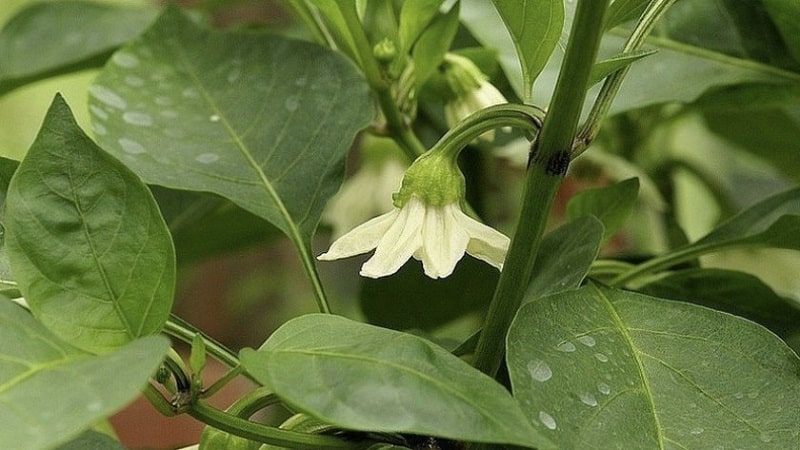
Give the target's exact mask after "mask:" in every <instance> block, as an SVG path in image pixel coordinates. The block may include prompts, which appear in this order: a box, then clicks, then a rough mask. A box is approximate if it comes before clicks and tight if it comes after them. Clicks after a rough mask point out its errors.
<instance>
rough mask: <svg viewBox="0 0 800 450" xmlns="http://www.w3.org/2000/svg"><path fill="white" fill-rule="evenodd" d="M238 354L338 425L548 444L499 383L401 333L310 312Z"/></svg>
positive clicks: (263, 377)
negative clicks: (258, 346) (257, 346)
mask: <svg viewBox="0 0 800 450" xmlns="http://www.w3.org/2000/svg"><path fill="white" fill-rule="evenodd" d="M241 358H242V365H244V367H245V369H246V370H247V371H248V372H249V373H250V374H251V375H253V376H254V377H255V378H256V379H257V380H258V381H259V382H261V383H264V385H265V386H266V387H267V388H269V389H271V390H272V391H273V392H275V393H276V394H277V395H278V396H279V397H281V398H282V399H283V400H284V401H285V402H286V403H288V404H289V405H291V406H292V407H293V408H295V409H297V410H299V411H301V412H305V413H307V414H309V415H312V416H314V417H317V418H319V419H322V420H324V421H326V422H329V423H331V424H334V425H337V426H340V427H343V428H349V429H357V430H366V431H386V432H404V433H413V434H420V435H431V436H438V437H445V438H452V439H458V440H464V441H476V442H494V443H505V444H515V445H524V446H534V447H537V448H549V447H550V446H551V445H550V443H549V442H548V441H547V440H546V439H543V438H541V434H540V433H537V432H535V431H533V430H532V429H531V426H530V424H529V423H528V420H527V419H526V418H525V417H524V416H523V414H522V413H521V412H520V408H519V406H518V405H517V404H516V402H515V401H514V400H513V399H512V398H511V396H510V395H509V394H508V392H507V391H506V390H505V389H504V388H503V387H502V386H501V385H500V384H498V383H497V382H495V381H494V380H492V379H491V378H489V377H487V376H486V375H484V374H483V373H481V372H479V371H477V370H476V369H474V368H472V367H471V366H469V365H468V364H467V363H465V362H464V361H462V360H460V359H458V358H456V357H455V356H453V355H451V354H450V353H448V352H447V351H445V350H444V349H442V348H440V347H438V346H436V345H434V344H431V343H430V342H428V341H426V340H424V339H422V338H419V337H416V336H412V335H409V334H404V333H400V332H397V331H390V330H386V329H382V328H378V327H375V326H371V325H366V324H362V323H358V322H353V321H350V320H348V319H345V318H343V317H338V316H332V315H323V314H312V315H307V316H302V317H300V318H297V319H294V320H291V321H289V322H287V323H285V324H284V325H283V326H282V327H281V328H280V329H278V331H276V332H275V333H274V334H273V335H272V336H271V337H270V338H269V339H268V340H267V342H265V343H264V345H263V346H262V347H261V349H260V350H258V351H255V350H252V349H244V350H242V352H241ZM299 375H300V376H299Z"/></svg>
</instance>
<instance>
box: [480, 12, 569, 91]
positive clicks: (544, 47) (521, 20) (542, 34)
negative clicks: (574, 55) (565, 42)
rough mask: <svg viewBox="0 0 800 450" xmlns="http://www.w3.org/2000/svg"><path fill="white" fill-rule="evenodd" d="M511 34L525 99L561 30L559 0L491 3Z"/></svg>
mask: <svg viewBox="0 0 800 450" xmlns="http://www.w3.org/2000/svg"><path fill="white" fill-rule="evenodd" d="M492 3H494V6H495V8H497V12H498V13H500V17H502V19H503V22H504V23H505V25H506V27H507V28H508V31H509V32H510V33H511V39H513V41H514V47H515V48H516V49H517V55H518V57H519V61H520V65H521V66H522V86H523V89H524V94H525V95H523V96H522V98H524V99H529V98H530V91H531V88H532V87H533V81H534V80H535V79H536V77H537V75H539V72H541V71H542V69H543V68H544V66H545V64H547V60H548V59H550V54H551V53H552V52H553V49H555V47H556V44H557V43H558V39H559V38H560V37H561V30H562V29H563V27H564V3H563V1H562V0H518V1H514V2H509V1H500V0H492Z"/></svg>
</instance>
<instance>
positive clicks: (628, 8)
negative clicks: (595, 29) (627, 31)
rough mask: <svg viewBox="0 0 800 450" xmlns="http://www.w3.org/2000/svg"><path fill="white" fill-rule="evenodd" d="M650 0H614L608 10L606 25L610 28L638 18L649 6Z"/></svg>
mask: <svg viewBox="0 0 800 450" xmlns="http://www.w3.org/2000/svg"><path fill="white" fill-rule="evenodd" d="M648 3H650V0H614V2H613V3H611V4H610V5H609V6H608V11H607V12H606V18H605V21H606V23H605V27H606V29H607V30H610V29H612V28H614V27H616V26H617V25H622V24H623V23H625V22H627V21H629V20H633V19H636V18H637V17H639V16H640V15H642V13H643V12H644V10H645V8H647V5H648Z"/></svg>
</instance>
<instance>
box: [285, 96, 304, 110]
mask: <svg viewBox="0 0 800 450" xmlns="http://www.w3.org/2000/svg"><path fill="white" fill-rule="evenodd" d="M283 106H285V107H286V110H287V111H289V112H294V111H297V108H298V107H299V106H300V100H299V99H298V98H297V96H296V95H292V96H290V97H289V98H287V99H286V101H285V102H284V103H283Z"/></svg>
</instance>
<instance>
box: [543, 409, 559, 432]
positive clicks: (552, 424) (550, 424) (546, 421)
mask: <svg viewBox="0 0 800 450" xmlns="http://www.w3.org/2000/svg"><path fill="white" fill-rule="evenodd" d="M539 421H540V422H542V425H544V426H546V427H547V428H548V429H550V430H555V429H556V428H557V427H558V424H556V420H555V419H553V416H551V415H550V414H547V413H546V412H544V411H539Z"/></svg>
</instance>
